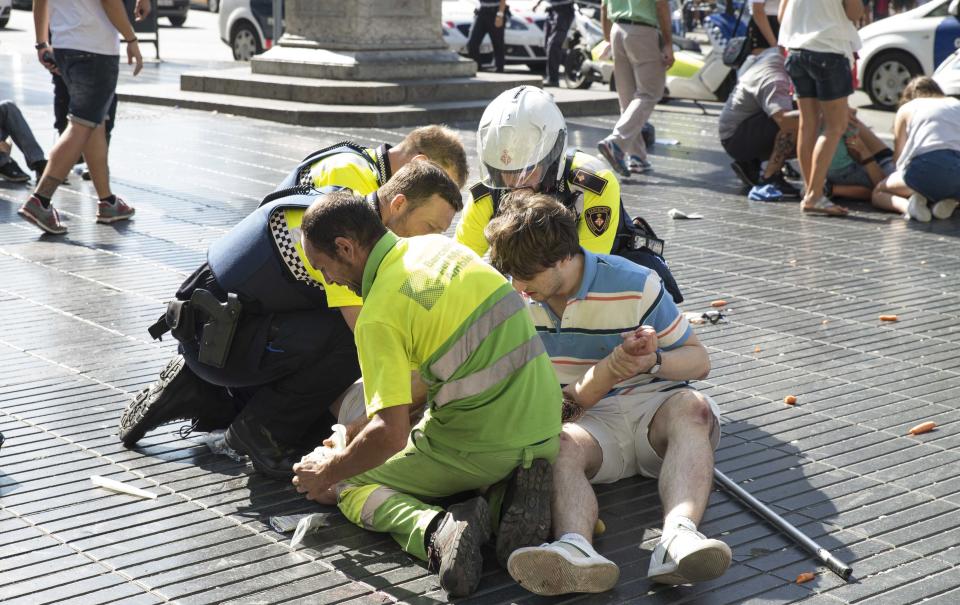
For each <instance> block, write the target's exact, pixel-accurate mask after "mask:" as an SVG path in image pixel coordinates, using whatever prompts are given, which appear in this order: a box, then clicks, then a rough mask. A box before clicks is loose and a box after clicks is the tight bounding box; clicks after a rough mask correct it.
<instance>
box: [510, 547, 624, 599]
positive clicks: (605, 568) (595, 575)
mask: <svg viewBox="0 0 960 605" xmlns="http://www.w3.org/2000/svg"><path fill="white" fill-rule="evenodd" d="M507 571H509V572H510V576H511V577H512V578H513V579H514V580H516V581H517V582H518V583H519V584H520V585H521V586H523V587H524V588H526V589H527V590H529V591H530V592H533V593H536V594H539V595H546V596H552V595H561V594H567V593H571V592H605V591H607V590H610V589H611V588H613V587H614V586H615V585H616V583H617V580H619V579H620V568H619V567H617V564H616V563H614V562H613V561H611V560H609V559H607V558H605V557H601V556H600V555H599V554H597V553H596V552H595V551H594V552H592V553H590V552H587V551H585V550H584V549H582V548H580V547H579V546H577V545H576V544H574V543H572V542H565V541H562V540H557V541H556V542H551V543H549V544H544V545H542V546H529V547H526V548H518V549H517V550H515V551H513V553H511V555H510V559H508V560H507Z"/></svg>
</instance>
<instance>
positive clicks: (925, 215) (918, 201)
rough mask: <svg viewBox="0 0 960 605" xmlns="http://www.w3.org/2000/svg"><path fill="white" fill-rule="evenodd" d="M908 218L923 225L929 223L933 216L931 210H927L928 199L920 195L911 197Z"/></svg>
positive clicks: (916, 194)
mask: <svg viewBox="0 0 960 605" xmlns="http://www.w3.org/2000/svg"><path fill="white" fill-rule="evenodd" d="M907 217H908V218H912V219H913V220H915V221H919V222H921V223H929V222H930V219H931V218H933V215H932V214H930V209H929V208H927V198H925V197H923V196H922V195H920V194H919V193H914V194H913V195H911V196H910V201H909V203H908V204H907Z"/></svg>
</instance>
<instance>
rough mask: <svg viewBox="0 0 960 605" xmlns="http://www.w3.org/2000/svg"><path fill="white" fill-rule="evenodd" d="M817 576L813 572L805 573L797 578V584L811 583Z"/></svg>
mask: <svg viewBox="0 0 960 605" xmlns="http://www.w3.org/2000/svg"><path fill="white" fill-rule="evenodd" d="M816 577H817V576H816V575H815V574H813V573H812V572H809V571H805V572H803V573H802V574H800V575H799V576H797V584H803V583H804V582H809V581H810V580H812V579H814V578H816Z"/></svg>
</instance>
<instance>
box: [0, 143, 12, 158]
mask: <svg viewBox="0 0 960 605" xmlns="http://www.w3.org/2000/svg"><path fill="white" fill-rule="evenodd" d="M12 150H13V146H12V145H11V144H10V142H9V141H0V153H4V154H7V155H10V152H11V151H12Z"/></svg>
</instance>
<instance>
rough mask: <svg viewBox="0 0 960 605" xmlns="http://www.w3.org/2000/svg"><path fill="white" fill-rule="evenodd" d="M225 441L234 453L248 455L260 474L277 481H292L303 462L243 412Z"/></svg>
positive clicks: (297, 453) (299, 456)
mask: <svg viewBox="0 0 960 605" xmlns="http://www.w3.org/2000/svg"><path fill="white" fill-rule="evenodd" d="M224 441H226V443H227V445H229V446H230V448H231V449H232V450H234V451H235V452H239V453H241V454H246V455H247V456H249V457H250V462H251V463H252V464H253V468H254V469H256V470H257V472H259V473H262V474H264V475H266V476H267V477H270V478H271V479H276V480H278V481H289V480H290V479H292V478H293V465H294V464H295V463H297V462H300V458H301V453H300V452H299V451H297V450H296V448H293V447H291V446H287V445H284V444H281V443H280V442H278V441H277V440H276V439H275V438H274V436H273V434H272V433H271V432H270V431H269V429H267V427H265V426H263V425H262V424H260V423H259V422H257V421H256V419H254V418H253V417H252V416H251V415H250V414H248V413H243V412H241V413H240V415H239V416H237V417H236V418H235V419H234V420H233V422H231V423H230V428H228V429H227V432H226V434H225V435H224Z"/></svg>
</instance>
